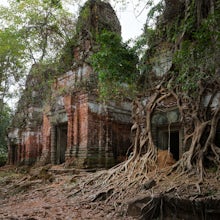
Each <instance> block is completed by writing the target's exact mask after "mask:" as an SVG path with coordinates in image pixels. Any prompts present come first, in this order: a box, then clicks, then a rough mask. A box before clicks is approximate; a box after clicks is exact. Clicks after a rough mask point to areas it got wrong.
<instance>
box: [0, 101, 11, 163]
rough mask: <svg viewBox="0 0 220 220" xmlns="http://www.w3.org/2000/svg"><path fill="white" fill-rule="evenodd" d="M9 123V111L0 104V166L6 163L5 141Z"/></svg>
mask: <svg viewBox="0 0 220 220" xmlns="http://www.w3.org/2000/svg"><path fill="white" fill-rule="evenodd" d="M9 123H10V109H9V108H8V107H7V106H6V105H5V104H4V103H3V102H0V131H1V132H0V166H2V165H4V164H5V163H6V161H7V140H6V132H7V128H8V126H9Z"/></svg>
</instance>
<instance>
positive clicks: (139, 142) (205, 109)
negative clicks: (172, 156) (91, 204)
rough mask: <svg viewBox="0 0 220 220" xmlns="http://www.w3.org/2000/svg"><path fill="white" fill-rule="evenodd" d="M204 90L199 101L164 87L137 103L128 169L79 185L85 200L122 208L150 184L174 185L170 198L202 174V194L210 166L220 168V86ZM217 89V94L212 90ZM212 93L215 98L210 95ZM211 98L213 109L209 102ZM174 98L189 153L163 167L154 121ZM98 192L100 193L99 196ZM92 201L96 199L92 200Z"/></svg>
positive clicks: (123, 166)
mask: <svg viewBox="0 0 220 220" xmlns="http://www.w3.org/2000/svg"><path fill="white" fill-rule="evenodd" d="M214 85H215V87H214V88H215V89H214V90H213V84H212V85H207V84H206V87H205V89H204V86H200V92H199V96H198V97H196V99H195V98H191V97H187V96H186V95H184V96H182V95H180V94H178V92H177V89H176V90H172V91H170V90H167V89H165V88H163V87H162V86H161V85H160V86H158V87H157V88H156V89H155V91H154V93H152V94H151V95H148V96H147V99H146V100H144V99H137V100H135V101H134V103H133V114H132V115H133V121H134V124H133V126H132V128H131V132H132V136H133V152H132V154H131V155H130V156H129V158H128V159H127V160H126V161H124V162H123V163H121V164H119V165H117V166H115V167H113V168H111V169H109V170H106V171H101V172H98V173H96V174H93V175H91V177H90V178H88V177H87V179H86V180H84V181H82V182H80V183H79V188H80V190H78V191H77V192H80V193H81V194H82V195H85V196H86V198H87V199H90V201H101V200H105V201H106V202H110V201H112V202H113V201H114V202H116V203H117V201H118V204H121V202H119V201H123V200H124V199H125V198H128V197H129V196H131V195H132V194H133V195H135V194H136V193H138V192H139V191H141V190H142V189H143V186H144V185H145V184H146V183H147V182H148V181H152V180H153V181H155V183H156V184H158V183H159V182H161V181H168V180H169V175H171V174H172V175H173V173H175V175H174V176H173V177H172V181H171V182H172V184H171V182H170V184H168V186H167V188H164V192H167V191H169V189H170V188H171V189H173V188H176V187H181V185H182V184H183V181H182V182H181V181H180V180H181V177H182V176H185V175H186V174H189V175H191V174H196V175H195V177H196V178H197V181H195V186H196V188H197V189H198V191H200V187H199V183H201V181H203V179H204V175H205V165H206V163H207V161H208V164H210V163H212V164H214V165H215V166H219V164H220V161H219V158H220V148H219V147H217V146H216V144H215V135H216V130H217V125H218V121H219V118H220V104H219V103H220V100H218V104H217V105H215V106H214V105H213V103H214V101H213V100H215V101H216V99H217V97H218V95H217V94H218V93H217V91H219V89H220V85H219V83H217V82H215V84H214ZM209 87H210V88H212V90H210V89H209ZM210 92H211V93H210ZM209 94H211V96H208V97H209V101H208V103H206V104H204V97H205V96H207V95H209ZM170 97H173V98H174V100H175V101H176V105H177V107H178V109H179V113H180V119H181V121H180V122H181V124H182V127H183V132H184V135H183V136H184V140H183V145H184V146H183V147H184V149H188V150H187V151H186V152H185V153H184V154H183V155H182V157H181V158H180V160H179V161H178V162H177V163H175V164H174V165H173V166H170V167H166V168H163V169H161V168H159V167H158V152H157V151H158V150H157V147H156V146H155V143H154V140H153V137H152V127H151V118H152V115H153V113H154V112H155V110H156V109H157V108H160V107H161V106H163V105H164V103H165V102H164V100H166V99H167V98H170ZM94 192H95V193H94ZM88 195H90V196H88Z"/></svg>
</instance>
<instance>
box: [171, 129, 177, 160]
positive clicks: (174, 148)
mask: <svg viewBox="0 0 220 220" xmlns="http://www.w3.org/2000/svg"><path fill="white" fill-rule="evenodd" d="M170 152H171V153H172V155H173V158H174V159H175V160H176V161H177V160H179V131H171V132H170Z"/></svg>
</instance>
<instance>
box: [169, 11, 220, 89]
mask: <svg viewBox="0 0 220 220" xmlns="http://www.w3.org/2000/svg"><path fill="white" fill-rule="evenodd" d="M219 18H220V14H219V12H218V13H217V14H212V15H209V16H208V17H207V18H206V19H204V20H203V21H202V22H201V24H200V26H199V28H198V29H196V30H194V31H192V26H191V20H189V25H188V23H187V24H186V27H188V28H189V30H190V31H191V32H190V33H191V34H190V35H191V36H190V38H189V39H186V40H184V41H183V42H182V43H181V48H180V49H179V50H177V51H176V53H175V55H174V59H173V63H174V65H175V69H176V72H178V75H177V82H178V83H179V84H181V85H182V88H183V90H184V91H188V92H190V93H191V92H193V91H195V90H196V89H197V88H198V84H197V83H196V82H199V81H200V80H209V79H210V78H212V77H214V76H215V73H216V69H217V68H218V65H219V62H216V61H217V59H218V57H219V54H220V45H219V42H220V34H219V31H218V26H217V24H218V22H219Z"/></svg>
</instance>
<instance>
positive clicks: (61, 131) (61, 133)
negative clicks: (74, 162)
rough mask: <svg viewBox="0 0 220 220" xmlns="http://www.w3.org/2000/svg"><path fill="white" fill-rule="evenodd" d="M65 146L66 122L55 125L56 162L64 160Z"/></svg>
mask: <svg viewBox="0 0 220 220" xmlns="http://www.w3.org/2000/svg"><path fill="white" fill-rule="evenodd" d="M66 148H67V123H63V124H58V125H57V126H56V159H55V161H56V164H62V163H64V162H65V152H66Z"/></svg>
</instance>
